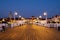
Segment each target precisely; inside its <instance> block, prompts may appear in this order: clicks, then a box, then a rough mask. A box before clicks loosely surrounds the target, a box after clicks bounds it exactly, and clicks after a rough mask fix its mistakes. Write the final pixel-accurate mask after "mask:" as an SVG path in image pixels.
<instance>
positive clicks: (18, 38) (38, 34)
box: [0, 24, 60, 40]
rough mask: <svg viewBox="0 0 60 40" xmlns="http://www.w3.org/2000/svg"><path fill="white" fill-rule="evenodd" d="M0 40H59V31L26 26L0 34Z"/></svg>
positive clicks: (31, 25)
mask: <svg viewBox="0 0 60 40" xmlns="http://www.w3.org/2000/svg"><path fill="white" fill-rule="evenodd" d="M0 40H60V31H57V30H56V29H54V28H47V27H43V26H38V25H34V24H26V25H23V26H19V27H14V28H8V29H6V31H5V32H0Z"/></svg>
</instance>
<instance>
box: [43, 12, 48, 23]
mask: <svg viewBox="0 0 60 40" xmlns="http://www.w3.org/2000/svg"><path fill="white" fill-rule="evenodd" d="M44 16H46V22H47V13H46V12H44Z"/></svg>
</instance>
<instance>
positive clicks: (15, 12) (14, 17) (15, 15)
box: [14, 12, 18, 20]
mask: <svg viewBox="0 0 60 40" xmlns="http://www.w3.org/2000/svg"><path fill="white" fill-rule="evenodd" d="M16 15H18V13H17V12H15V13H14V20H15V16H16Z"/></svg>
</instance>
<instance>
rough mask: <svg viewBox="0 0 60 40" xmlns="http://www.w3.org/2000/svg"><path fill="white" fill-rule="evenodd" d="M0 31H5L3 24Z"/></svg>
mask: <svg viewBox="0 0 60 40" xmlns="http://www.w3.org/2000/svg"><path fill="white" fill-rule="evenodd" d="M2 31H5V24H4V23H3V25H2Z"/></svg>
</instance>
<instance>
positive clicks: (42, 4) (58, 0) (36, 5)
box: [0, 0, 60, 18]
mask: <svg viewBox="0 0 60 40" xmlns="http://www.w3.org/2000/svg"><path fill="white" fill-rule="evenodd" d="M9 11H12V12H13V14H14V12H15V11H17V12H18V13H19V15H22V16H24V17H30V16H36V17H37V16H39V15H42V16H43V13H44V12H45V11H46V12H47V13H48V17H51V16H54V15H60V0H0V18H1V17H8V15H9Z"/></svg>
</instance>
